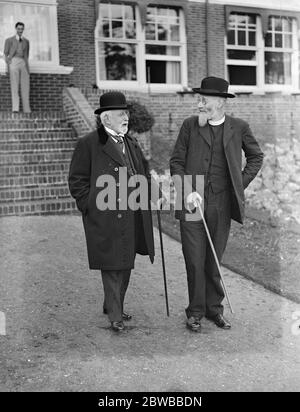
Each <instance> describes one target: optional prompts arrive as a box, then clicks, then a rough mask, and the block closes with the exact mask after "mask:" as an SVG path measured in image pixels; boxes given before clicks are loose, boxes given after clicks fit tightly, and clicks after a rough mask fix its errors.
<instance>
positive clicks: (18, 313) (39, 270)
mask: <svg viewBox="0 0 300 412" xmlns="http://www.w3.org/2000/svg"><path fill="white" fill-rule="evenodd" d="M0 230H1V239H0V251H1V252H0V254H1V256H0V258H1V262H0V282H1V289H0V313H1V312H2V313H4V315H5V318H6V328H5V329H6V335H3V334H2V335H1V326H0V391H97V392H102V391H126V392H127V391H178V392H189V391H197V392H198V391H199V392H202V391H203V392H205V391H299V390H300V334H299V333H298V332H299V327H298V321H297V320H295V319H294V320H293V318H292V316H295V317H296V316H298V315H299V319H300V306H299V305H297V304H296V303H294V302H292V301H289V300H288V299H285V298H283V297H281V296H279V295H276V294H274V293H272V292H270V291H268V290H266V289H264V288H263V287H261V286H259V285H257V284H256V283H253V282H252V281H250V280H247V279H245V278H243V277H241V276H239V275H237V274H235V273H233V272H230V271H229V270H225V269H224V274H225V276H226V280H227V287H228V289H229V291H230V295H231V299H232V304H233V307H234V309H235V314H234V315H231V314H230V313H229V309H228V307H227V305H226V315H227V317H228V318H229V319H230V320H231V321H232V325H233V328H232V330H230V331H223V330H221V329H218V328H217V327H216V326H215V325H213V324H212V323H210V322H208V321H206V320H203V331H202V333H201V334H193V333H192V332H190V331H188V330H187V329H186V327H185V316H184V308H185V305H186V303H187V285H186V275H185V268H184V261H183V257H182V254H181V245H180V244H179V243H178V242H176V241H175V240H172V239H171V238H169V237H167V236H164V246H165V257H166V267H167V276H168V289H169V304H170V317H169V318H167V316H166V310H165V302H164V295H163V280H162V270H161V259H160V252H159V238H158V234H157V232H155V239H156V249H157V256H156V260H155V263H154V265H151V264H150V261H149V259H148V258H145V257H141V256H138V258H137V260H136V268H135V270H134V272H133V274H132V279H131V284H130V286H129V290H128V295H127V305H126V310H127V311H128V312H129V313H132V314H133V319H132V321H131V322H129V323H128V325H129V328H128V329H127V331H126V332H125V333H124V334H121V335H117V334H115V333H113V332H112V331H110V329H109V328H108V326H109V324H108V321H107V318H106V316H105V315H103V314H102V313H101V309H102V300H103V293H102V285H101V279H100V274H99V272H97V271H89V270H88V267H87V256H86V247H85V239H84V235H83V228H82V223H81V218H80V217H79V216H46V217H41V216H34V217H7V218H1V219H0ZM297 311H299V314H298V315H297V313H295V312H297ZM293 314H294V315H293ZM0 321H1V317H0ZM299 323H300V322H299ZM2 328H3V322H2ZM3 332H4V330H2V333H3Z"/></svg>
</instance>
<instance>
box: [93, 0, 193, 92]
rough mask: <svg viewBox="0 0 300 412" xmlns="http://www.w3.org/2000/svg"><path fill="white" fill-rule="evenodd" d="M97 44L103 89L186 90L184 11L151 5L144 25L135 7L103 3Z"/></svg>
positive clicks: (100, 81)
mask: <svg viewBox="0 0 300 412" xmlns="http://www.w3.org/2000/svg"><path fill="white" fill-rule="evenodd" d="M95 40H96V41H95V43H96V67H97V78H98V86H99V87H100V88H104V87H112V88H114V87H116V88H117V87H122V88H124V87H126V86H127V87H129V88H130V87H134V88H136V87H139V88H143V87H144V88H147V87H148V86H149V85H151V87H152V86H154V87H156V88H158V89H159V90H161V88H170V87H171V88H177V89H181V88H182V86H183V85H184V86H186V83H187V78H186V77H187V76H186V57H185V56H186V41H185V33H184V16H183V12H182V10H181V9H180V8H179V7H171V6H168V7H167V6H158V7H156V6H155V7H154V6H151V5H149V7H147V15H146V21H145V25H144V26H142V23H141V19H140V14H139V8H138V7H137V6H136V5H135V4H121V3H120V4H116V3H100V4H99V19H98V21H97V24H96V30H95ZM121 82H122V83H121Z"/></svg>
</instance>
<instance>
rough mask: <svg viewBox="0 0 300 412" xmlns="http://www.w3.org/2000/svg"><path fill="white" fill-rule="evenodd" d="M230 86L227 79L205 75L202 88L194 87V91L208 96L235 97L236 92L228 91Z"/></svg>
mask: <svg viewBox="0 0 300 412" xmlns="http://www.w3.org/2000/svg"><path fill="white" fill-rule="evenodd" d="M228 86H229V83H228V82H227V81H226V80H224V79H221V78H220V77H213V76H210V77H205V79H203V80H202V82H201V86H200V88H193V91H194V92H195V93H199V94H205V95H208V96H221V97H235V95H234V94H232V93H227V92H228Z"/></svg>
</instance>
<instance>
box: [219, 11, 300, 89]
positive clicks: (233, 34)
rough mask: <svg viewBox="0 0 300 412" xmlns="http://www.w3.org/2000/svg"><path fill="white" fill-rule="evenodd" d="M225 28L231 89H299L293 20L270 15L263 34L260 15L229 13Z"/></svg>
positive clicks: (295, 35) (294, 23)
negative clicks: (265, 31)
mask: <svg viewBox="0 0 300 412" xmlns="http://www.w3.org/2000/svg"><path fill="white" fill-rule="evenodd" d="M227 29H228V30H227V38H226V68H227V77H228V80H229V82H230V84H231V85H232V86H233V87H232V89H233V90H236V91H248V90H249V91H255V90H265V91H279V90H282V91H284V90H286V91H291V90H297V89H298V80H297V77H298V67H297V61H298V47H297V23H296V20H294V19H292V18H289V17H282V16H269V17H268V30H267V33H266V35H265V37H263V33H262V27H261V18H260V16H258V15H254V14H248V13H231V14H230V16H229V20H228V27H227Z"/></svg>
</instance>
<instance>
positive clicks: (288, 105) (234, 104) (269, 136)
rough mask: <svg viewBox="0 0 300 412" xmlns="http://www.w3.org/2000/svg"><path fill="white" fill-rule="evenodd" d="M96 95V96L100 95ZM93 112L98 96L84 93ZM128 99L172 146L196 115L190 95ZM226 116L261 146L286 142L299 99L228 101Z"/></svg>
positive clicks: (297, 126)
mask: <svg viewBox="0 0 300 412" xmlns="http://www.w3.org/2000/svg"><path fill="white" fill-rule="evenodd" d="M102 92H103V90H102V91H100V92H99V93H102ZM85 93H86V95H87V97H88V100H89V102H90V104H91V106H92V107H93V108H95V107H97V105H98V100H99V93H94V92H92V91H87V90H86V91H85ZM124 93H125V95H126V97H127V98H128V99H131V100H133V99H135V100H138V101H140V103H141V104H144V105H146V106H147V108H148V110H149V111H150V112H151V113H152V114H153V115H154V117H155V125H154V128H153V131H154V133H159V134H161V135H162V138H163V139H164V140H169V141H170V142H173V141H174V140H175V139H176V136H177V134H178V130H179V128H180V126H181V124H182V122H183V120H184V119H185V118H186V117H188V116H191V115H192V114H196V113H197V97H196V95H193V94H184V95H178V94H176V93H173V94H153V95H148V94H140V95H139V94H138V93H130V92H127V91H125V92H124ZM227 113H228V114H229V115H232V116H235V117H241V118H242V119H244V120H246V121H248V122H249V124H250V127H251V129H252V131H253V133H254V134H255V136H257V138H258V140H259V141H260V142H261V143H263V144H265V143H269V142H273V143H274V141H276V140H277V139H281V138H286V139H288V138H289V136H290V135H291V132H292V133H294V135H295V136H296V137H298V136H300V96H299V95H291V96H281V95H273V94H266V95H264V96H255V95H239V96H237V97H236V98H235V99H228V103H227Z"/></svg>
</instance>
